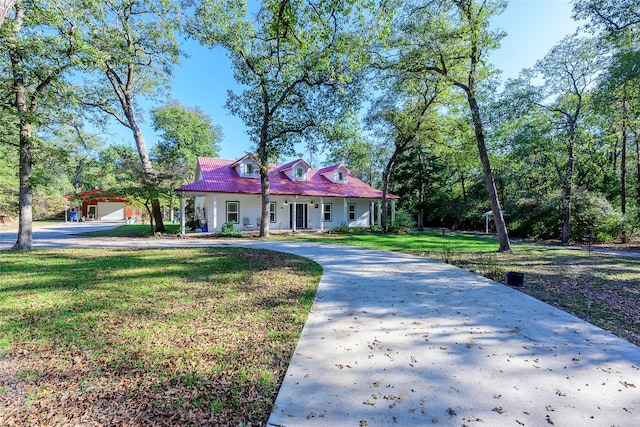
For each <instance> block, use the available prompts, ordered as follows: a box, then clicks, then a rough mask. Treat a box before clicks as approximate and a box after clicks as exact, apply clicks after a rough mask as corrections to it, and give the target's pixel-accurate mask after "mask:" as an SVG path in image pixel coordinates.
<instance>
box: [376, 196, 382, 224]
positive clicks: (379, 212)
mask: <svg viewBox="0 0 640 427" xmlns="http://www.w3.org/2000/svg"><path fill="white" fill-rule="evenodd" d="M377 224H378V225H380V224H382V201H380V200H378V223H377Z"/></svg>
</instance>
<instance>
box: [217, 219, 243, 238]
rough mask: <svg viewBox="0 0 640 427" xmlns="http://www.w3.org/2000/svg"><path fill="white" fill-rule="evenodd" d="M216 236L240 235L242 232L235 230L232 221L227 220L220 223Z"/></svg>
mask: <svg viewBox="0 0 640 427" xmlns="http://www.w3.org/2000/svg"><path fill="white" fill-rule="evenodd" d="M218 236H220V237H242V232H240V231H236V230H235V228H233V222H231V221H227V222H225V223H224V224H222V227H221V228H220V232H219V233H218Z"/></svg>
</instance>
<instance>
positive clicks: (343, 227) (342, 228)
mask: <svg viewBox="0 0 640 427" xmlns="http://www.w3.org/2000/svg"><path fill="white" fill-rule="evenodd" d="M352 231H353V230H352V229H351V227H349V224H347V223H346V222H343V223H341V224H340V225H338V226H336V227H332V228H331V233H332V234H349V233H351V232H352Z"/></svg>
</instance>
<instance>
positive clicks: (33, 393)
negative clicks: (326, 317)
mask: <svg viewBox="0 0 640 427" xmlns="http://www.w3.org/2000/svg"><path fill="white" fill-rule="evenodd" d="M320 276H321V268H320V267H319V266H318V265H317V264H315V263H313V262H311V261H309V260H307V259H304V258H299V257H295V256H292V255H286V254H282V253H275V252H268V251H263V250H246V249H234V248H208V249H206V248H203V249H166V250H135V249H126V250H121V249H73V250H66V249H55V250H54V249H51V250H36V251H31V252H27V253H24V252H16V253H14V252H0V277H2V281H1V283H0V372H1V373H2V376H1V377H0V425H10V424H12V423H15V424H16V425H203V424H208V425H243V423H244V425H250V424H251V425H258V424H261V423H263V422H264V421H265V420H266V417H267V416H268V414H269V413H270V411H271V408H272V405H273V401H274V398H275V395H276V392H277V390H278V387H279V385H280V383H281V379H282V377H283V375H284V373H285V371H286V369H287V366H288V363H289V360H290V357H291V355H292V351H293V348H294V346H295V344H296V343H297V340H298V337H299V334H300V331H301V328H302V326H303V324H304V322H305V320H306V317H307V313H308V311H309V308H310V306H311V303H312V300H313V297H314V295H315V290H316V288H317V284H318V283H319V280H320Z"/></svg>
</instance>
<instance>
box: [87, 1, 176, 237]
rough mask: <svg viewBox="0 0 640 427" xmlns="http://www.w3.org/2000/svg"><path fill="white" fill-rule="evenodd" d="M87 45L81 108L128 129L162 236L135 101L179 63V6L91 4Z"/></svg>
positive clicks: (159, 86)
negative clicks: (89, 59)
mask: <svg viewBox="0 0 640 427" xmlns="http://www.w3.org/2000/svg"><path fill="white" fill-rule="evenodd" d="M87 13H88V15H89V16H90V17H91V31H90V33H89V42H90V43H91V44H92V45H93V46H94V47H95V49H94V50H93V51H92V54H93V66H94V71H96V72H97V73H96V74H95V77H96V81H95V82H94V85H93V91H92V92H90V93H87V94H86V96H87V97H86V99H85V104H86V105H87V106H89V107H92V108H95V109H98V110H99V111H101V112H102V113H106V114H108V115H109V116H111V117H113V118H115V120H116V121H117V122H118V123H120V124H121V125H123V126H125V127H126V128H128V129H130V130H131V132H132V135H133V139H134V140H135V143H136V148H137V151H138V156H139V158H140V163H141V165H142V174H143V177H144V181H145V182H144V184H145V187H146V189H147V192H148V194H149V195H150V198H151V205H152V211H153V218H154V220H155V224H156V226H155V228H156V231H157V232H164V231H165V229H164V223H163V220H162V211H161V209H160V201H159V198H158V194H157V189H156V188H155V186H156V184H157V176H156V175H157V172H156V171H155V170H154V167H153V164H152V162H151V158H150V156H149V150H148V148H147V142H146V139H145V137H144V135H143V133H142V130H141V129H140V124H139V122H140V117H139V113H138V111H137V109H136V107H137V102H138V101H139V100H140V99H141V98H145V97H153V96H155V95H157V94H158V93H160V92H162V90H163V89H164V88H166V87H167V86H168V78H169V75H170V71H171V68H172V67H173V66H174V65H176V64H178V62H179V54H180V52H179V45H178V40H177V38H176V33H177V31H178V30H179V29H180V27H181V23H182V18H181V12H180V6H179V5H178V4H177V3H174V2H165V1H161V0H142V1H138V0H114V1H102V2H98V3H95V4H91V6H89V7H88V10H87Z"/></svg>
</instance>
